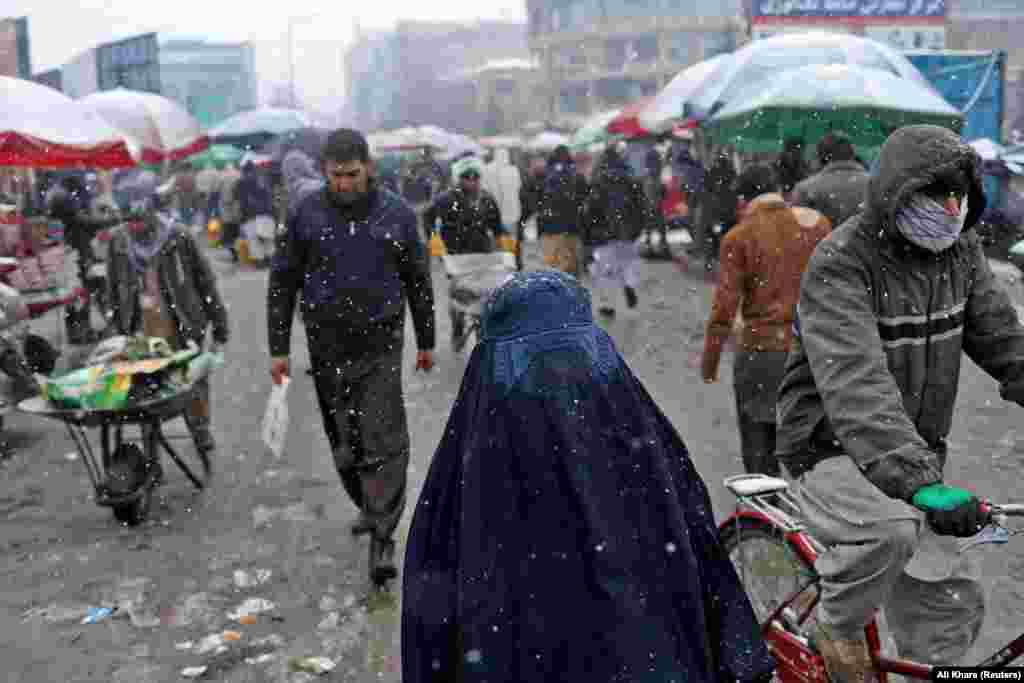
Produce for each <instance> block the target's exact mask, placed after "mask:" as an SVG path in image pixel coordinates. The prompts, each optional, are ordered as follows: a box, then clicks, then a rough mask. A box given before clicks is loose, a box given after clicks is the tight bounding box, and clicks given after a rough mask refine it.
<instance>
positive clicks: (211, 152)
mask: <svg viewBox="0 0 1024 683" xmlns="http://www.w3.org/2000/svg"><path fill="white" fill-rule="evenodd" d="M243 154H244V152H242V150H240V149H238V148H237V147H232V146H231V145H210V146H209V147H207V148H206V149H205V150H204V151H202V152H200V153H199V154H196V155H194V156H192V157H189V160H188V163H189V164H190V165H191V166H192V167H193V168H205V167H207V166H219V165H222V164H236V163H238V162H239V160H240V159H241V158H242V155H243Z"/></svg>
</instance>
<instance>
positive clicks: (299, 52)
mask: <svg viewBox="0 0 1024 683" xmlns="http://www.w3.org/2000/svg"><path fill="white" fill-rule="evenodd" d="M525 4H526V3H525V0H486V1H485V2H479V0H475V1H474V0H433V1H427V2H424V1H423V0H378V1H376V2H374V1H373V0H370V1H369V2H353V1H352V0H348V1H347V2H346V1H338V0H334V2H322V1H317V0H284V1H283V2H276V3H265V2H258V1H256V0H154V1H150V0H73V1H72V0H0V15H3V16H11V17H20V16H27V17H28V20H29V37H30V39H31V43H32V69H33V70H34V71H36V72H39V71H44V70H46V69H51V68H54V67H57V66H60V65H61V64H63V63H65V62H67V61H69V60H70V59H71V58H73V57H74V56H75V55H77V54H79V53H81V52H83V51H85V50H87V49H89V48H90V47H93V46H95V45H97V44H99V43H103V42H107V41H109V40H115V39H118V38H124V37H128V36H132V35H136V34H139V33H145V32H147V31H158V32H161V33H172V32H173V33H176V34H186V35H195V36H203V37H207V38H210V39H215V40H220V39H223V40H250V41H252V42H253V43H254V45H255V47H256V69H257V71H258V73H259V76H260V79H261V81H262V82H264V83H266V82H272V81H281V82H284V81H287V80H288V41H287V33H288V18H289V16H291V17H293V18H294V20H295V24H294V35H295V72H296V78H295V80H296V88H297V90H299V92H300V93H301V94H304V95H306V96H307V98H308V99H310V100H319V99H321V98H325V97H331V96H339V97H340V96H341V95H343V93H344V90H343V88H344V84H343V83H342V82H341V78H342V76H343V70H342V69H343V64H344V61H343V54H344V53H343V50H344V48H345V45H346V44H347V43H348V42H349V41H350V40H351V38H352V34H353V26H354V22H355V20H358V21H359V23H360V25H361V26H363V27H364V28H387V27H389V26H393V25H394V22H395V21H396V20H398V19H417V20H431V19H432V20H439V21H444V20H467V21H472V20H474V19H510V20H523V19H524V17H525ZM354 5H357V6H358V7H359V8H360V9H359V10H358V12H359V15H358V16H356V15H353V14H352V12H353V10H352V9H350V8H351V7H353V6H354Z"/></svg>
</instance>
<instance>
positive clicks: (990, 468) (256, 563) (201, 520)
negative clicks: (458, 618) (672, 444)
mask: <svg viewBox="0 0 1024 683" xmlns="http://www.w3.org/2000/svg"><path fill="white" fill-rule="evenodd" d="M535 246H536V245H535V243H531V244H530V247H533V248H535ZM208 253H210V254H211V258H214V259H215V265H216V268H217V269H218V271H219V272H220V274H221V280H220V287H221V291H222V294H223V296H224V298H225V301H226V302H227V303H228V306H229V315H230V318H231V325H232V339H231V343H230V345H229V348H228V353H227V359H228V363H227V365H226V367H224V368H222V369H221V370H220V371H219V374H218V376H217V378H216V380H215V382H214V390H213V396H214V401H213V405H214V425H215V434H216V437H217V440H218V446H219V452H218V454H217V459H216V461H215V474H214V479H213V482H212V486H211V488H210V489H209V490H208V491H206V492H203V493H200V492H196V491H195V489H194V488H193V487H192V485H191V484H190V483H189V482H188V481H187V480H186V479H185V477H184V475H183V474H182V473H181V472H180V471H179V470H178V469H177V468H175V467H174V466H173V464H170V463H169V461H167V460H165V470H166V473H167V479H168V481H167V483H165V484H164V486H163V487H162V488H161V489H160V490H159V494H158V501H159V504H158V505H155V506H154V510H153V512H152V513H151V521H149V522H148V523H146V524H145V525H143V526H141V527H138V528H123V527H119V526H118V525H117V524H116V523H115V522H114V520H113V517H112V515H111V514H110V511H109V510H107V509H105V508H100V507H98V506H96V505H95V504H93V503H92V490H91V488H90V487H89V485H88V479H87V478H86V475H85V471H84V468H83V465H82V463H81V461H80V459H74V458H73V457H72V456H71V454H73V452H74V446H73V444H72V442H71V441H70V439H69V438H68V435H67V433H66V431H65V430H64V429H63V426H62V425H60V424H59V423H57V422H50V421H41V420H38V419H33V418H30V417H28V416H25V415H12V416H10V417H8V418H7V420H6V429H7V430H8V431H9V432H10V441H11V444H12V447H13V450H14V455H13V456H12V457H11V458H9V459H7V460H5V461H2V462H0V478H2V480H3V487H2V489H3V493H2V494H0V658H2V660H3V661H4V663H5V667H4V668H5V670H6V672H7V674H6V675H7V678H6V680H7V681H9V682H10V683H18V682H29V681H31V682H33V683H35V682H40V681H65V682H67V683H72V682H79V681H95V682H100V681H114V682H116V683H128V682H132V683H146V682H151V681H152V682H156V681H160V682H162V681H176V680H184V679H183V677H182V671H183V670H186V669H188V668H189V667H203V666H205V667H206V669H205V671H204V672H202V673H198V670H197V671H196V672H189V673H196V674H197V675H199V676H201V678H199V679H198V680H213V681H231V682H241V681H253V682H256V681H273V682H275V683H276V682H279V681H280V682H289V683H290V682H297V681H308V680H314V679H315V680H336V681H361V682H365V681H371V680H376V681H386V682H397V681H399V680H400V665H399V645H398V641H399V630H400V629H399V621H400V620H399V615H400V611H399V606H398V599H397V598H398V595H399V593H400V583H395V584H394V585H393V587H392V595H391V596H390V597H389V596H387V595H383V596H382V595H372V594H371V593H370V591H369V590H368V586H367V583H366V564H367V545H368V540H367V539H366V538H365V537H363V538H361V539H358V540H357V539H353V538H352V536H351V535H350V534H349V530H348V524H349V523H350V522H351V521H352V520H353V519H354V518H355V514H356V510H355V508H354V506H353V505H352V504H351V503H350V502H349V501H348V500H347V497H346V496H345V494H344V492H343V490H342V488H341V486H340V483H339V480H338V476H337V474H336V472H335V471H334V468H333V463H332V461H331V457H330V454H329V452H328V448H327V444H326V439H325V437H324V436H323V432H322V427H321V418H320V414H319V410H318V408H317V406H316V402H315V398H314V396H313V390H312V381H311V378H310V377H309V376H307V375H306V373H305V369H306V368H308V357H307V355H306V350H305V339H304V335H303V333H302V331H301V323H299V322H298V321H297V322H296V326H295V334H294V340H293V345H292V370H293V381H292V384H291V388H290V390H289V412H290V415H291V427H290V433H289V436H288V441H287V444H286V447H285V453H284V455H283V457H282V458H281V459H280V460H277V459H275V458H274V457H273V456H272V455H271V454H269V453H267V451H266V450H265V448H264V447H263V445H262V442H261V439H260V423H261V420H262V417H263V411H264V408H265V405H266V399H267V394H268V392H269V388H270V377H269V372H268V367H269V364H268V354H267V342H266V336H267V335H266V313H265V295H266V281H267V273H266V271H255V270H246V269H237V268H234V267H232V266H230V265H229V264H227V263H225V262H223V261H219V260H216V259H218V258H220V256H219V255H216V256H214V253H213V252H208ZM434 261H435V268H434V289H435V292H436V298H437V323H438V335H437V339H438V348H437V353H436V358H437V367H435V369H434V371H433V372H432V373H429V374H422V373H420V374H416V373H414V372H413V365H414V356H415V345H414V342H413V336H412V325H411V324H408V325H407V329H406V336H407V341H406V348H405V354H406V357H407V358H406V385H405V386H406V398H407V406H408V412H409V427H410V432H411V435H412V445H413V451H412V465H411V470H410V491H409V504H408V508H407V510H406V515H405V517H404V519H403V524H402V526H401V530H400V537H399V538H400V540H399V551H398V556H399V558H400V557H401V555H402V552H403V550H404V535H405V531H406V529H407V527H408V522H409V520H410V517H411V514H412V511H413V508H414V505H415V501H416V499H417V496H418V493H419V489H420V486H421V484H422V481H423V478H424V476H425V474H426V471H427V468H428V467H429V463H430V459H431V457H432V455H433V451H434V448H435V447H436V445H437V443H438V442H439V439H440V435H441V433H442V430H443V429H444V426H445V422H446V420H447V416H448V410H449V408H450V406H451V403H452V401H453V400H454V398H455V396H456V394H457V392H458V389H459V385H460V382H461V379H462V374H463V371H464V369H465V366H466V359H467V358H468V356H469V353H470V351H469V350H467V351H465V352H463V353H461V354H456V353H453V352H452V350H451V347H450V343H449V339H450V332H449V321H448V315H447V304H446V294H447V283H446V281H445V277H444V275H443V273H442V271H441V269H440V263H439V262H438V260H437V259H434ZM531 263H536V254H534V253H528V259H527V264H528V266H529V265H530V264H531ZM645 268H646V276H647V278H646V281H645V283H644V285H643V286H642V288H641V289H640V303H639V306H638V308H637V309H635V310H633V311H627V310H626V308H625V304H624V302H623V303H622V304H620V308H619V314H618V316H617V318H616V319H615V320H614V321H613V322H611V323H609V324H608V326H607V327H608V329H609V330H610V332H611V334H612V335H613V337H614V338H615V340H616V343H617V345H618V347H619V350H620V352H621V353H622V354H623V356H624V357H625V358H626V360H627V362H628V363H629V365H630V366H631V368H632V369H633V371H634V372H635V373H636V374H637V375H638V376H639V377H640V378H641V380H642V381H643V382H644V383H645V385H646V386H647V388H648V390H649V392H650V393H651V395H652V396H653V397H654V398H655V400H656V401H658V402H659V404H660V405H661V407H662V409H663V411H664V412H665V413H666V414H667V415H668V417H669V419H670V420H671V421H672V422H673V423H674V424H675V425H676V427H677V428H678V430H679V432H680V433H681V435H682V437H683V439H684V441H685V442H686V443H687V445H688V446H689V448H690V451H691V455H692V457H693V459H694V461H695V463H696V465H697V468H698V470H699V471H700V472H701V474H702V475H703V477H704V478H705V480H706V481H707V483H708V484H709V487H710V489H711V491H712V495H713V498H714V502H715V508H716V514H717V515H718V516H719V517H720V518H721V517H723V516H725V515H727V514H728V513H729V511H730V508H731V500H730V498H729V494H728V493H727V492H726V491H725V490H724V488H723V487H722V485H721V480H722V478H723V477H725V476H727V475H730V474H736V473H739V472H741V471H742V467H741V463H740V457H739V443H738V436H737V431H736V421H735V408H734V405H733V395H732V388H731V375H732V373H731V368H730V367H726V368H723V370H722V373H721V377H722V381H720V382H719V383H717V384H714V385H705V384H703V382H702V381H701V379H700V376H699V373H698V369H697V368H696V367H695V365H694V362H693V361H694V359H695V358H699V352H700V350H701V348H702V344H703V325H704V321H705V316H706V313H707V310H708V309H709V307H710V298H711V288H710V286H709V285H708V284H707V283H705V282H704V281H703V280H702V279H700V278H699V277H697V276H695V275H693V274H691V273H688V272H685V271H684V269H683V268H682V267H680V265H679V264H677V263H672V262H647V263H646V266H645ZM1018 303H1020V301H1019V300H1018ZM695 354H697V355H695ZM726 358H727V359H728V355H727V356H726ZM728 363H729V361H728V360H727V361H726V364H727V365H728ZM1022 415H1024V414H1022V413H1021V411H1020V409H1019V408H1017V407H1016V406H1013V405H1011V404H1008V403H1005V402H1003V401H1002V400H1001V399H1000V398H999V393H998V387H997V385H996V384H995V382H994V381H993V380H991V379H990V378H989V377H988V376H987V375H984V374H983V373H982V372H981V371H980V370H978V369H977V367H976V366H974V365H973V364H972V363H970V362H967V363H965V364H964V373H963V378H962V382H961V393H960V401H959V403H958V413H957V417H956V421H955V426H954V429H953V432H952V433H951V435H950V465H949V469H948V472H947V475H948V480H949V481H951V482H960V483H963V484H965V485H967V486H969V487H970V488H972V489H974V490H976V491H977V492H979V493H980V494H982V495H985V496H988V497H991V498H992V499H994V500H997V501H1001V502H1009V501H1015V500H1020V499H1019V495H1020V494H1019V481H1020V472H1021V469H1022V467H1024V440H1021V446H1019V447H1018V433H1020V437H1021V438H1022V439H1024V427H1021V425H1022V424H1024V421H1022V419H1021V418H1022ZM167 431H168V433H169V434H171V436H172V443H173V444H174V445H175V446H176V447H178V448H179V449H180V450H183V451H184V454H185V457H186V458H187V459H189V462H190V463H192V462H196V461H195V459H194V454H193V452H192V450H191V444H190V443H189V441H187V440H186V439H185V438H184V437H185V434H186V430H185V428H184V425H183V423H178V422H176V423H172V424H170V425H168V427H167ZM975 552H982V553H984V554H985V581H986V585H987V588H988V589H989V592H990V596H989V611H988V617H987V620H986V625H985V630H984V635H983V637H982V639H981V642H980V643H979V645H978V647H977V648H976V650H975V653H974V654H973V655H972V657H976V656H977V655H981V654H982V653H984V654H986V655H987V654H989V653H991V652H992V651H994V650H995V649H996V647H997V646H1002V645H1004V644H1005V643H1006V642H1008V641H1009V640H1010V639H1012V637H1014V636H1015V635H1016V633H1017V632H1018V631H1020V630H1024V623H1016V622H1019V619H1015V617H1016V616H1017V615H1019V614H1021V612H1022V610H1021V608H1022V606H1024V583H1022V579H1024V544H1022V543H1019V542H1018V541H1016V540H1015V539H1011V542H1010V544H1009V545H1008V546H985V547H984V548H983V549H981V550H976V551H975ZM400 580H401V579H399V582H400ZM252 599H263V601H259V600H256V601H252ZM247 600H249V601H250V603H249V605H248V606H246V605H244V603H246V601H247ZM117 605H120V609H118V610H117V611H115V612H113V613H112V614H110V615H109V616H106V617H104V618H100V619H99V620H98V621H97V622H96V623H88V624H83V623H82V621H83V618H84V617H86V616H87V615H88V611H89V609H90V608H96V607H114V606H117ZM240 607H241V611H242V612H246V611H249V612H255V613H256V614H255V617H254V618H245V617H243V618H242V620H241V621H239V619H238V618H232V617H231V616H228V615H229V613H232V612H233V611H235V610H239V608H240ZM237 616H238V615H237V614H236V615H235V617H237ZM1015 629H1016V630H1015ZM211 636H212V637H211ZM295 657H325V658H327V659H328V660H330V661H329V662H324V664H328V665H329V664H336V666H335V667H334V668H333V670H332V671H330V672H328V673H325V674H324V675H323V676H318V675H316V674H314V673H306V672H294V671H292V670H291V669H295V668H298V666H297V664H298V662H297V661H296V660H295V659H293V658H295ZM327 668H330V667H329V666H328V667H327Z"/></svg>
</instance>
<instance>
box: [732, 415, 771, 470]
mask: <svg viewBox="0 0 1024 683" xmlns="http://www.w3.org/2000/svg"><path fill="white" fill-rule="evenodd" d="M738 413H739V427H740V453H741V454H742V456H743V469H744V470H746V472H747V474H767V475H769V476H772V477H778V476H781V474H782V472H781V470H780V469H779V460H778V458H776V457H775V423H774V422H757V421H755V420H753V419H751V417H750V416H749V415H748V414H746V413H744V412H743V411H738Z"/></svg>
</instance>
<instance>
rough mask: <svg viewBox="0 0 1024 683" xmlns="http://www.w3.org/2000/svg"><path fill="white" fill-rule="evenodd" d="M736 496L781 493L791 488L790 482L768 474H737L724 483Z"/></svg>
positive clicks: (744, 496) (746, 496) (747, 496)
mask: <svg viewBox="0 0 1024 683" xmlns="http://www.w3.org/2000/svg"><path fill="white" fill-rule="evenodd" d="M722 483H723V484H725V487H726V488H727V489H729V490H730V491H732V492H733V494H734V495H736V496H740V497H742V498H750V497H753V496H762V495H764V494H766V493H779V492H780V491H785V490H787V489H788V488H789V482H788V481H786V480H785V479H780V478H778V477H769V476H768V475H766V474H737V475H735V476H733V477H727V478H726V479H725V481H723V482H722Z"/></svg>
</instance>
